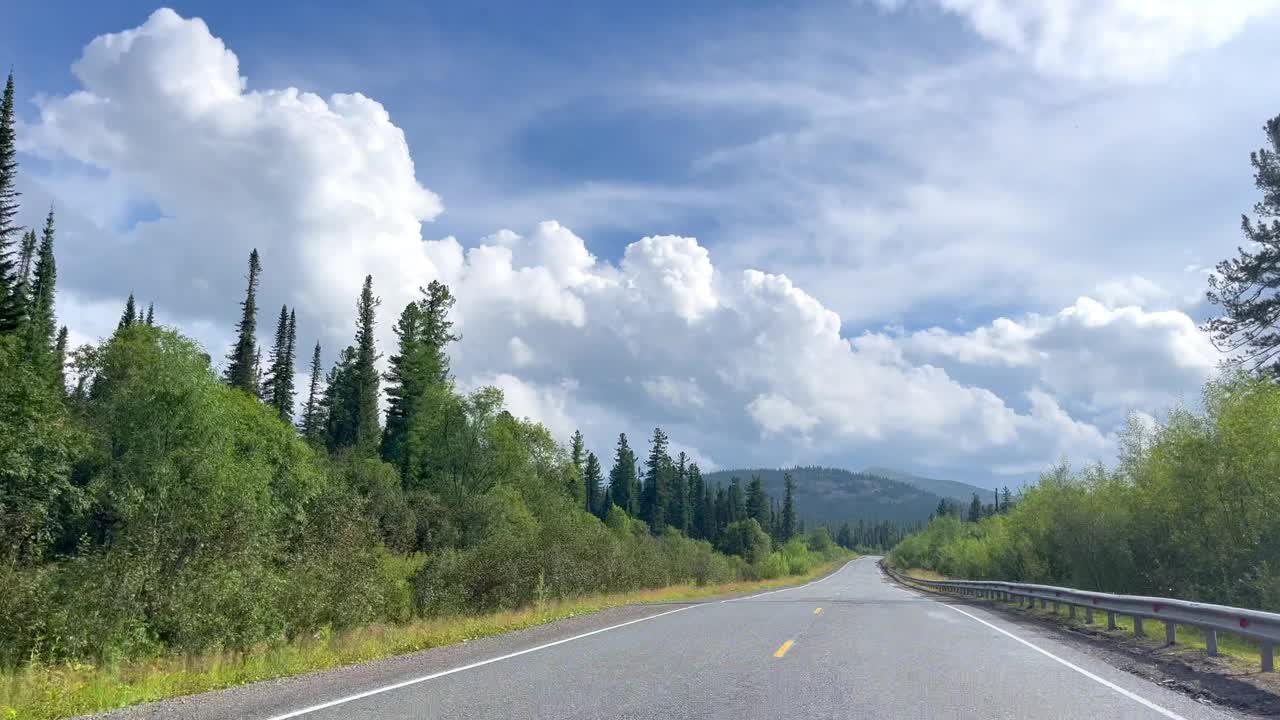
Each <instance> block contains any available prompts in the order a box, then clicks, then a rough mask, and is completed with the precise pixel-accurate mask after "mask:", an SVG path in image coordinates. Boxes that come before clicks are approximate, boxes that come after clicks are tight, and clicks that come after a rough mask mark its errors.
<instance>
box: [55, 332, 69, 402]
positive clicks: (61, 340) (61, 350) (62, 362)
mask: <svg viewBox="0 0 1280 720" xmlns="http://www.w3.org/2000/svg"><path fill="white" fill-rule="evenodd" d="M53 362H54V365H53V367H54V374H53V382H54V387H56V388H58V392H61V393H63V394H64V395H65V394H66V392H67V326H66V325H63V326H62V328H61V329H60V330H58V339H57V340H56V341H55V342H54V345H53Z"/></svg>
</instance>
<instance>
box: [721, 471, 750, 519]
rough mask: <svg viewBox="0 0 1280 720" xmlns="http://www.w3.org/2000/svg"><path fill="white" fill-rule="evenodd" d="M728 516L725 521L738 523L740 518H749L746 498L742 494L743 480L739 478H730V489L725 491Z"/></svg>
mask: <svg viewBox="0 0 1280 720" xmlns="http://www.w3.org/2000/svg"><path fill="white" fill-rule="evenodd" d="M725 502H726V508H727V510H726V513H727V514H726V516H725V523H726V524H729V523H736V522H738V521H739V520H746V519H747V517H748V516H747V503H746V498H745V497H744V496H743V494H742V480H741V479H739V478H736V477H734V478H730V479H729V489H728V490H726V491H725Z"/></svg>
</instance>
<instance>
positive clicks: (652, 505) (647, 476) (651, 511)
mask: <svg viewBox="0 0 1280 720" xmlns="http://www.w3.org/2000/svg"><path fill="white" fill-rule="evenodd" d="M644 467H645V472H644V485H643V487H642V489H641V497H640V519H641V520H644V521H645V522H647V523H649V529H650V530H652V531H653V532H654V533H660V532H662V529H663V528H664V527H666V525H667V510H668V506H669V504H670V503H671V486H670V476H671V456H670V455H668V454H667V434H666V433H664V432H662V428H654V429H653V438H652V440H650V444H649V457H648V459H647V460H645V463H644Z"/></svg>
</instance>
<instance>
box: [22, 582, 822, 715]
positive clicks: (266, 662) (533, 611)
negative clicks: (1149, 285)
mask: <svg viewBox="0 0 1280 720" xmlns="http://www.w3.org/2000/svg"><path fill="white" fill-rule="evenodd" d="M845 561H846V558H841V559H837V560H832V561H826V562H820V563H818V564H817V565H815V566H814V567H813V569H812V570H810V571H809V572H807V573H804V574H801V575H794V576H787V577H784V578H779V579H776V580H742V581H736V582H729V583H723V584H716V585H694V584H684V585H673V586H670V587H666V588H661V589H657V590H637V591H633V592H628V593H617V594H611V595H585V596H581V597H576V598H568V599H563V600H554V601H550V602H547V603H545V604H540V605H533V606H529V607H525V608H520V609H517V610H502V611H499V612H495V613H489V614H484V615H470V616H468V615H460V616H451V617H440V618H432V619H417V620H414V621H412V622H409V623H405V624H399V625H389V624H385V623H377V624H373V625H367V626H363V627H358V628H351V629H348V630H342V631H337V632H333V631H329V630H325V631H323V632H318V633H315V634H313V635H306V636H301V637H298V638H295V639H293V640H291V641H289V642H287V643H274V644H268V643H264V644H261V645H259V646H256V647H253V648H250V649H248V650H245V651H241V652H233V651H212V652H206V653H202V654H198V655H181V656H175V655H162V656H156V657H143V658H133V659H130V660H123V661H117V662H114V663H111V664H108V665H103V666H99V665H95V664H92V663H89V662H73V663H65V664H59V665H54V666H49V665H28V666H25V667H22V668H20V669H17V670H15V671H12V672H7V673H3V674H0V708H4V709H5V712H7V713H8V717H15V718H18V717H20V718H30V719H31V720H53V719H55V718H66V717H72V716H75V715H79V714H83V713H89V712H97V711H102V710H106V709H110V708H116V707H123V706H126V705H132V704H136V703H140V702H149V701H153V700H161V699H164V698H169V697H175V696H179V695H189V694H193V693H198V692H205V691H209V690H216V689H219V688H226V687H231V686H234V685H242V684H245V683H250V682H257V681H259V680H267V679H271V678H277V677H284V676H288V675H298V674H301V673H306V672H313V671H316V670H325V669H329V668H334V667H339V666H342V665H350V664H354V663H359V662H366V661H369V660H376V659H379V658H384V657H390V656H393V655H401V654H405V653H410V652H416V651H419V650H426V649H429V648H433V647H439V646H442V645H450V644H453V643H459V642H465V641H468V640H476V639H479V638H483V637H489V636H491V635H500V634H502V633H507V632H512V631H515V630H523V629H525V628H529V627H533V626H535V625H541V624H544V623H548V622H554V621H556V620H563V619H565V618H570V617H574V616H576V615H582V614H585V613H592V612H598V611H600V610H606V609H608V608H612V607H618V606H620V605H630V604H635V603H655V602H678V601H682V600H689V601H696V600H699V599H703V598H707V597H711V596H718V595H726V594H735V595H736V594H742V593H751V592H761V591H766V590H770V589H774V588H780V587H785V586H787V585H793V584H796V583H803V582H806V581H808V580H810V579H813V578H816V577H820V576H822V575H825V574H827V573H830V572H832V571H834V570H836V569H838V568H839V567H840V565H842V564H843V563H844V562H845Z"/></svg>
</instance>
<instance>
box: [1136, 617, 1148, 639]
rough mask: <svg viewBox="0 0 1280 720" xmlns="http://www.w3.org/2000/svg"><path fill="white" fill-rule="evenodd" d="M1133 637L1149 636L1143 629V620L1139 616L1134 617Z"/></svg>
mask: <svg viewBox="0 0 1280 720" xmlns="http://www.w3.org/2000/svg"><path fill="white" fill-rule="evenodd" d="M1133 636H1134V637H1146V636H1147V633H1146V631H1144V630H1143V629H1142V618H1140V617H1138V616H1137V615H1134V616H1133Z"/></svg>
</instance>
